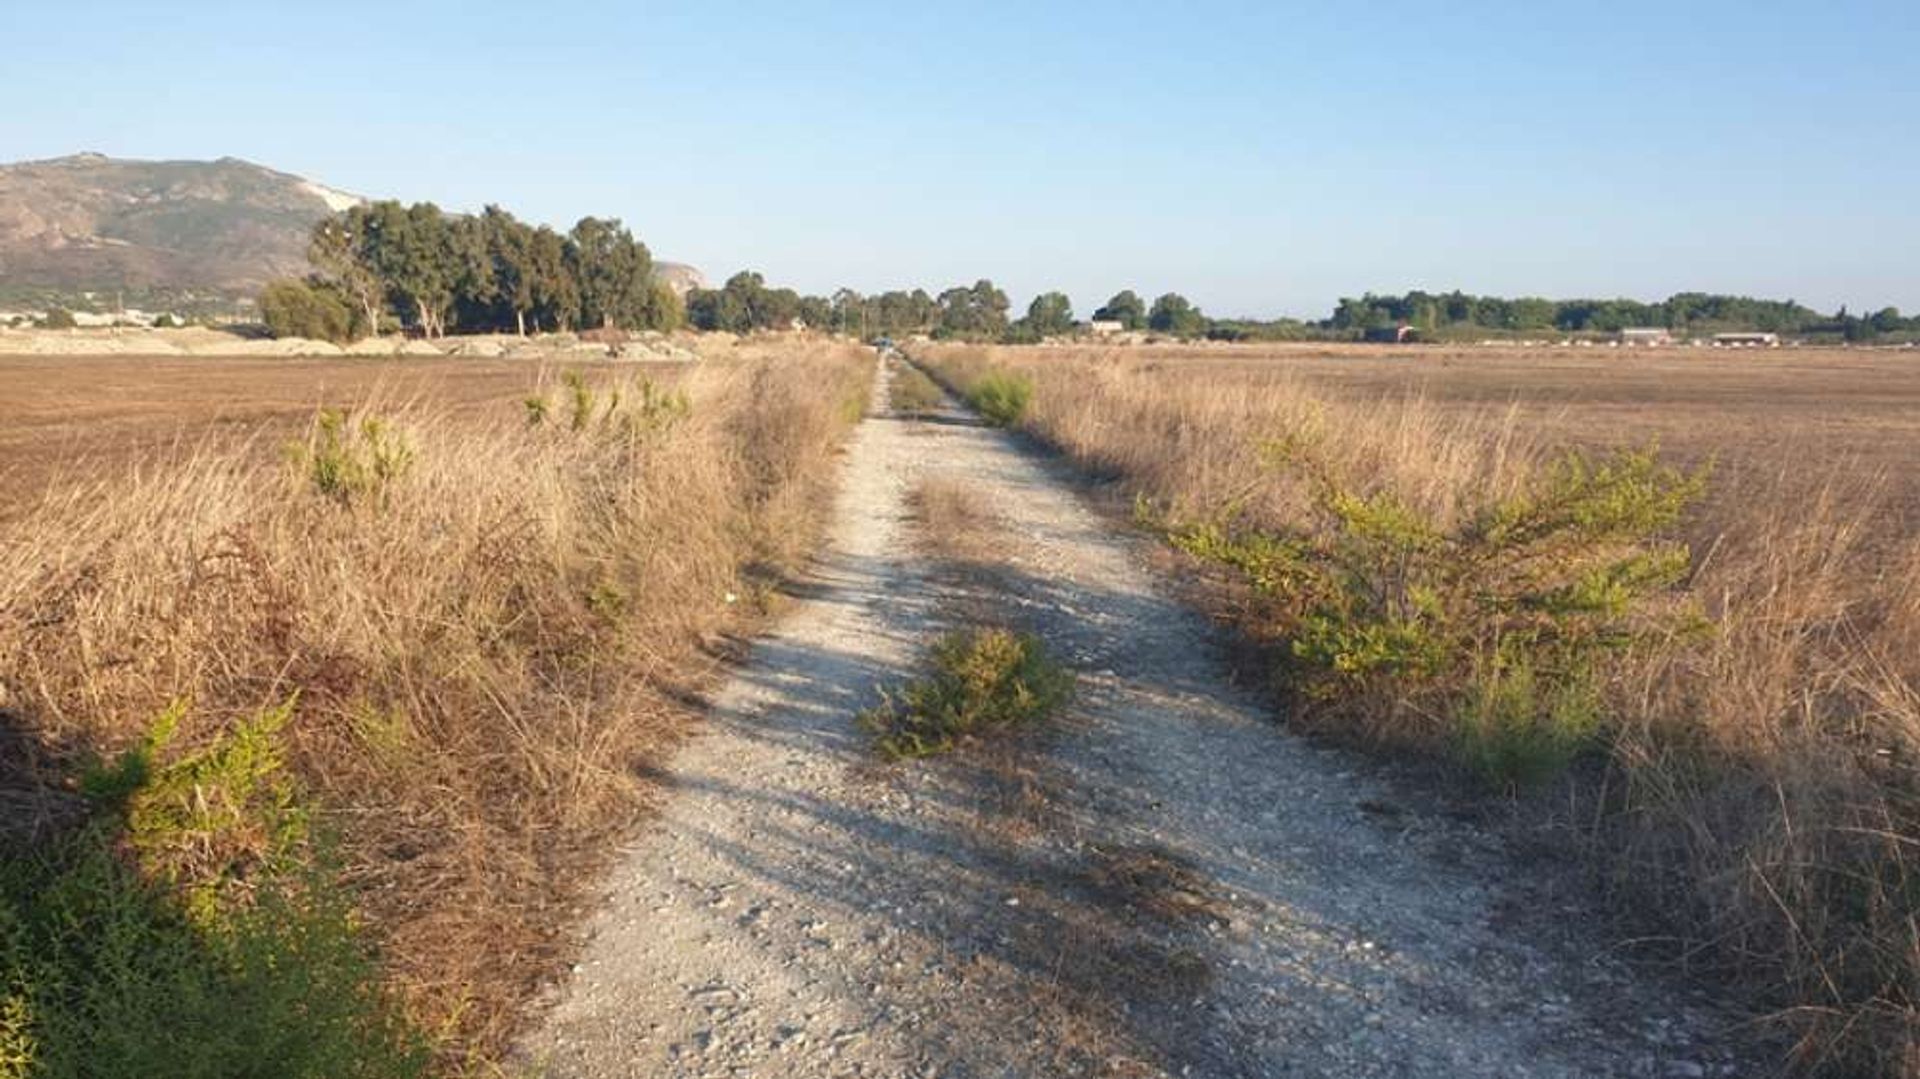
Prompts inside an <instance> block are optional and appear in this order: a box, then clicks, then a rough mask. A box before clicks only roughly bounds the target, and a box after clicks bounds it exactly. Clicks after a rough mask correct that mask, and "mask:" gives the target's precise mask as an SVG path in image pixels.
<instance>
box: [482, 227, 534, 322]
mask: <svg viewBox="0 0 1920 1079" xmlns="http://www.w3.org/2000/svg"><path fill="white" fill-rule="evenodd" d="M480 227H481V233H482V238H483V240H484V242H485V245H486V252H487V260H488V262H489V263H490V264H491V265H492V269H493V287H492V288H491V289H490V290H489V295H490V297H491V299H492V301H493V303H494V304H496V305H498V306H500V307H503V308H505V309H506V310H507V311H508V312H510V313H511V314H512V315H513V328H514V332H515V333H518V334H519V335H520V336H522V337H525V336H526V335H527V315H528V314H529V313H530V312H532V311H533V309H534V303H535V298H536V297H537V295H538V294H539V286H540V281H539V276H540V274H539V267H538V266H537V264H536V263H535V260H534V250H533V238H534V231H533V230H532V229H531V228H528V227H527V226H526V225H523V224H521V223H520V222H519V221H517V220H515V219H514V216H513V215H512V214H510V213H508V212H506V211H505V210H502V209H501V208H500V207H498V206H488V207H487V208H486V209H484V210H482V211H481V212H480Z"/></svg>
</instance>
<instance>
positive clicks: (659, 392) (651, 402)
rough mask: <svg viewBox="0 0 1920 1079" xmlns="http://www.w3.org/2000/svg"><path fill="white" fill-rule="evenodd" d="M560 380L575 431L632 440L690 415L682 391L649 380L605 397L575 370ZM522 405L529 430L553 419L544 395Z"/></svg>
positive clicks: (689, 405) (570, 425)
mask: <svg viewBox="0 0 1920 1079" xmlns="http://www.w3.org/2000/svg"><path fill="white" fill-rule="evenodd" d="M560 381H561V386H562V388H563V389H564V390H565V399H566V402H567V426H568V428H569V429H571V430H574V431H580V432H588V431H610V432H613V433H616V434H620V435H625V436H629V437H634V436H640V435H648V434H655V433H658V432H663V431H667V430H671V429H672V428H674V427H675V426H678V425H679V424H680V423H682V422H683V421H685V420H686V419H687V418H688V417H689V416H691V415H692V414H693V402H692V401H691V400H690V399H689V398H688V397H687V395H686V393H685V392H684V391H681V390H667V389H663V388H661V387H660V386H659V385H658V384H657V383H655V382H654V381H653V380H652V379H650V378H640V379H638V380H637V381H635V382H634V383H633V384H631V385H630V386H628V387H627V388H626V389H622V388H621V387H619V386H615V387H614V388H612V389H610V390H608V391H607V392H606V393H605V395H604V397H603V395H602V394H601V393H600V392H599V391H597V390H595V389H594V388H593V386H592V385H590V384H589V383H588V382H587V379H586V376H584V375H582V374H581V373H580V372H578V371H568V372H567V373H566V374H565V375H562V376H561V379H560ZM603 401H604V404H603V403H602V402H603ZM521 403H522V405H523V407H524V408H525V409H526V417H527V426H529V427H540V426H544V425H545V424H546V423H548V422H549V421H550V420H551V419H552V418H553V407H552V404H551V402H549V401H548V399H547V396H546V394H544V393H541V394H535V395H532V396H529V397H527V398H526V399H525V400H524V401H522V402H521Z"/></svg>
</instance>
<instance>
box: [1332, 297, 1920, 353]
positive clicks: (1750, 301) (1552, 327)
mask: <svg viewBox="0 0 1920 1079" xmlns="http://www.w3.org/2000/svg"><path fill="white" fill-rule="evenodd" d="M1395 326H1409V327H1412V328H1413V329H1414V330H1415V331H1417V332H1419V333H1423V334H1430V335H1435V336H1456V335H1458V334H1459V333H1461V332H1463V331H1464V332H1469V333H1479V332H1494V333H1502V332H1507V333H1525V332H1554V333H1570V334H1574V333H1617V332H1618V331H1620V330H1623V329H1626V328H1628V327H1634V326H1645V327H1657V328H1662V329H1668V330H1672V331H1673V332H1674V333H1676V334H1688V333H1695V334H1706V333H1721V332H1739V331H1759V332H1769V333H1781V334H1794V335H1802V336H1810V337H1811V336H1831V337H1839V338H1842V339H1844V340H1847V341H1869V340H1874V339H1876V338H1878V337H1880V336H1882V335H1890V334H1913V333H1920V318H1905V317H1902V316H1901V314H1900V311H1899V309H1898V308H1895V307H1886V308H1882V309H1880V310H1879V311H1875V312H1873V313H1871V314H1868V315H1864V316H1862V315H1854V314H1850V313H1849V312H1848V311H1847V309H1846V308H1845V307H1842V308H1840V310H1839V311H1838V312H1836V313H1834V314H1831V315H1823V314H1821V313H1820V312H1818V311H1815V310H1813V309H1812V308H1810V307H1807V306H1805V305H1804V304H1801V303H1798V302H1796V301H1794V300H1759V299H1754V298H1752V297H1749V296H1725V295H1716V294H1712V293H1705V292H1681V293H1676V294H1674V295H1672V296H1669V297H1668V298H1667V299H1665V300H1661V301H1658V302H1654V303H1646V302H1642V301H1639V300H1622V299H1615V300H1548V299H1542V298H1539V297H1519V298H1514V299H1508V298H1503V297H1497V296H1473V295H1468V294H1466V293H1462V292H1459V291H1454V292H1448V293H1429V292H1421V291H1417V290H1416V291H1413V292H1408V293H1406V294H1405V295H1401V296H1376V295H1374V294H1372V293H1368V294H1366V295H1364V296H1361V297H1360V298H1358V299H1354V298H1343V299H1341V301H1340V303H1339V305H1338V306H1337V307H1336V308H1335V309H1334V312H1333V315H1332V317H1330V318H1329V319H1327V320H1326V321H1325V322H1323V323H1320V324H1319V328H1321V329H1323V330H1325V331H1328V332H1330V333H1336V334H1346V335H1350V336H1358V335H1364V334H1365V332H1366V331H1368V330H1379V329H1385V328H1389V327H1395Z"/></svg>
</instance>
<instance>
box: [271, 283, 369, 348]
mask: <svg viewBox="0 0 1920 1079" xmlns="http://www.w3.org/2000/svg"><path fill="white" fill-rule="evenodd" d="M260 318H261V321H263V322H265V323H266V325H267V332H268V333H270V334H272V335H273V336H275V337H307V338H312V339H313V340H316V341H333V342H335V343H340V344H344V343H346V342H347V341H350V340H352V339H353V331H354V328H355V327H354V312H353V308H352V307H350V306H349V305H348V303H347V300H346V299H345V297H343V296H342V295H341V293H340V292H339V291H337V290H336V289H335V288H332V287H329V286H327V285H326V284H324V283H317V282H308V281H296V280H293V279H290V278H289V279H282V280H279V281H273V282H269V283H268V285H267V287H266V288H265V289H264V290H262V292H261V293H260Z"/></svg>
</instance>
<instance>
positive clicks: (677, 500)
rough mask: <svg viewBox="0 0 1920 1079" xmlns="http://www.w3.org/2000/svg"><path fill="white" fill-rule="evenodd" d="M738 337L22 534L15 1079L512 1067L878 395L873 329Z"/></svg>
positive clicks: (10, 625)
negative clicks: (598, 892) (695, 357)
mask: <svg viewBox="0 0 1920 1079" xmlns="http://www.w3.org/2000/svg"><path fill="white" fill-rule="evenodd" d="M731 351H732V358H728V359H722V360H716V361H714V362H710V363H705V364H701V365H699V366H697V367H693V368H689V369H687V370H686V371H685V372H684V373H683V374H678V375H677V376H676V377H674V378H673V380H672V381H671V382H670V383H668V384H664V385H662V384H658V383H652V382H646V381H645V380H637V381H626V380H619V379H615V378H609V377H575V378H570V379H568V380H566V381H564V382H561V383H558V384H554V385H550V386H547V387H545V388H544V389H543V390H542V391H541V392H539V393H537V394H535V395H533V396H532V397H530V398H529V399H528V403H527V405H526V406H525V407H524V408H522V407H520V406H518V405H516V404H512V403H510V402H509V403H507V404H504V405H502V406H500V407H499V408H497V409H496V410H494V411H492V412H489V413H484V414H479V415H476V414H473V413H462V412H455V411H452V410H446V411H442V410H437V409H434V408H432V407H430V406H402V407H394V408H380V409H370V408H365V407H361V408H345V409H340V410H334V411H326V412H322V413H319V414H318V415H317V416H316V417H315V419H314V421H313V423H312V424H311V426H310V427H309V429H308V430H307V432H306V433H305V435H304V436H303V437H302V438H300V439H299V440H298V441H297V443H296V444H295V445H293V446H292V447H289V448H288V450H287V452H286V453H284V454H281V455H277V456H276V455H273V454H269V453H260V452H256V451H255V450H254V449H253V448H251V447H247V446H237V447H236V446H230V444H229V443H225V442H222V443H217V444H216V443H209V444H208V445H207V446H205V447H203V448H201V449H198V450H194V449H186V450H183V451H181V452H178V453H174V454H163V455H161V456H159V457H158V458H156V459H154V460H151V461H148V462H146V463H144V464H143V465H142V466H141V467H140V468H138V469H137V470H133V471H129V472H127V473H125V474H116V475H113V476H110V477H108V478H106V479H103V480H101V481H99V482H98V483H93V484H86V485H70V486H67V487H64V488H62V489H60V490H56V491H54V492H52V493H51V494H49V495H48V496H46V497H45V498H44V499H43V500H42V501H41V502H40V503H39V504H38V505H36V506H35V507H33V510H32V512H30V513H24V514H21V515H19V516H17V517H14V518H10V519H9V521H8V523H7V525H6V527H5V529H4V531H0V555H4V557H0V844H4V845H5V846H6V848H7V850H8V856H7V857H6V858H5V859H4V864H5V866H6V870H5V873H4V874H3V875H0V1076H9V1077H11V1076H16V1075H17V1076H41V1075H98V1074H130V1073H132V1072H140V1073H146V1072H154V1073H162V1072H164V1073H166V1074H175V1075H209V1076H211V1075H233V1074H249V1073H265V1072H271V1073H273V1074H288V1075H315V1076H320V1075H329V1076H331V1075H350V1076H358V1075H367V1076H374V1075H379V1076H386V1075H406V1074H418V1073H420V1072H421V1071H422V1069H423V1068H425V1067H428V1066H429V1064H430V1065H431V1069H432V1070H433V1071H436V1072H441V1073H447V1072H462V1071H475V1070H480V1069H481V1068H482V1067H483V1066H484V1065H485V1063H486V1062H487V1061H489V1060H492V1059H495V1058H496V1055H497V1054H498V1053H499V1052H500V1051H501V1050H502V1049H503V1048H504V1047H505V1045H506V1044H507V1039H508V1037H509V1035H510V1033H511V1031H512V1029H513V1025H514V1022H515V1016H516V1011H517V1008H518V1006H519V1004H520V1003H521V1002H522V1001H524V1000H525V999H526V998H527V997H528V996H529V995H530V993H531V992H532V991H533V990H534V988H535V987H536V986H537V985H538V984H539V983H540V982H541V981H542V980H543V979H544V978H546V977H548V976H549V975H550V974H551V973H552V971H553V970H554V968H555V966H556V965H557V963H558V962H559V960H560V957H561V956H562V955H563V954H564V953H565V950H566V947H567V945H566V938H565V924H566V921H567V916H566V912H567V911H569V910H570V909H572V908H573V906H574V904H575V903H576V902H577V896H578V895H579V893H580V889H581V888H582V886H583V885H584V883H585V882H586V881H588V880H589V879H590V876H591V873H592V872H593V870H594V867H595V866H596V864H597V863H598V862H599V860H600V859H601V858H603V857H604V856H605V855H606V853H607V852H608V851H609V850H610V847H611V844H610V839H611V837H612V836H613V835H614V834H615V833H617V832H618V831H620V830H621V829H623V828H624V827H626V826H627V825H628V823H629V822H630V821H631V820H632V819H633V815H634V813H635V812H636V810H637V809H638V808H639V807H640V806H641V805H642V804H643V802H644V798H645V796H646V794H647V790H646V781H645V779H644V776H645V774H646V771H645V766H646V765H647V764H648V762H649V761H650V760H651V759H653V758H654V756H655V755H656V754H658V753H659V752H661V751H662V750H663V749H664V748H666V747H667V746H669V745H670V744H672V742H673V741H674V739H675V738H676V736H677V733H678V732H679V731H680V729H681V727H682V724H683V722H684V720H685V717H686V716H687V712H686V706H685V705H684V704H683V703H681V702H682V701H684V700H685V699H687V694H689V693H690V692H692V691H694V690H697V689H698V688H699V686H700V685H701V683H702V682H703V680H704V679H705V678H706V677H707V676H708V675H709V673H710V672H711V671H712V669H713V667H714V666H715V664H716V662H717V661H716V660H715V659H713V658H712V657H713V655H714V653H715V651H716V648H717V646H716V645H715V644H714V641H715V639H716V636H717V634H719V633H720V632H721V631H723V630H725V629H727V628H728V627H729V626H735V625H737V623H739V622H740V620H741V619H743V618H750V617H752V614H753V611H754V610H755V608H756V604H755V602H754V600H755V598H756V597H757V596H759V595H761V594H763V593H765V592H766V591H768V590H769V588H770V585H771V583H772V581H773V580H774V579H775V578H776V577H777V575H778V574H780V573H781V572H783V567H788V566H791V565H792V564H793V563H794V562H795V560H796V559H798V558H800V557H801V556H802V555H803V554H804V553H805V551H806V550H807V548H808V546H809V544H810V543H811V537H813V536H814V535H815V534H816V525H817V523H818V522H817V520H816V517H817V514H818V513H819V512H820V511H819V507H821V506H823V505H825V504H826V500H825V499H823V498H822V497H821V494H822V491H823V490H824V488H825V485H826V484H828V483H829V482H830V481H831V474H832V465H833V460H834V454H835V452H836V446H837V444H838V442H839V440H840V438H841V436H842V434H843V433H844V432H845V431H846V430H847V429H848V427H849V426H850V424H851V423H852V422H853V421H854V420H855V419H857V417H858V416H859V414H860V410H861V406H862V405H863V404H864V402H865V400H866V382H865V380H866V379H867V377H868V375H869V372H870V370H871V362H870V360H869V359H868V357H867V354H866V353H865V350H863V349H858V348H855V347H852V346H842V345H835V344H826V343H811V344H809V343H794V342H792V341H787V342H779V343H775V344H772V345H767V346H756V347H754V348H740V349H737V350H731ZM535 401H538V402H540V404H538V405H537V406H536V405H535V404H534V403H533V402H535ZM743 601H744V602H743ZM202 1049H203V1050H204V1052H199V1051H200V1050H202ZM189 1050H194V1051H195V1052H198V1053H199V1055H193V1053H189ZM183 1054H186V1055H183ZM429 1054H430V1057H431V1060H430V1061H429ZM128 1061H138V1062H139V1066H138V1067H128V1066H122V1065H123V1063H124V1062H128Z"/></svg>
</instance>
